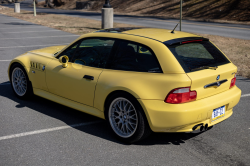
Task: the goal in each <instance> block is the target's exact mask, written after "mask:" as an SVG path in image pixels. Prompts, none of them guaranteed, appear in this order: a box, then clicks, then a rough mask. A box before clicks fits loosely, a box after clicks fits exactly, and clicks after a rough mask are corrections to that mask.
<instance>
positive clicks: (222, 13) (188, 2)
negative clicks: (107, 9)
mask: <svg viewBox="0 0 250 166" xmlns="http://www.w3.org/2000/svg"><path fill="white" fill-rule="evenodd" d="M76 1H86V0H62V2H63V4H64V5H62V6H57V7H56V8H60V9H75V3H76ZM89 2H91V4H92V5H91V7H90V8H89V9H84V10H88V11H100V9H101V8H102V6H103V4H104V2H105V1H104V0H91V1H89ZM110 4H111V5H112V7H113V8H114V11H115V13H123V14H131V15H150V16H165V17H169V18H178V17H179V11H180V10H179V7H180V0H110ZM183 16H184V17H186V18H191V19H192V18H193V19H206V20H208V19H220V20H228V21H243V22H247V21H250V0H184V5H183Z"/></svg>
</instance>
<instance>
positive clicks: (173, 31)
mask: <svg viewBox="0 0 250 166" xmlns="http://www.w3.org/2000/svg"><path fill="white" fill-rule="evenodd" d="M190 8H191V7H190ZM190 8H188V9H187V11H186V12H185V14H186V13H187V12H188V11H189V9H190ZM185 14H184V15H185ZM183 18H184V17H183ZM183 18H182V19H183ZM180 22H181V19H180V21H179V22H178V24H177V25H176V26H175V27H174V29H173V30H172V32H171V33H174V31H175V29H176V28H177V26H178V25H179V24H180Z"/></svg>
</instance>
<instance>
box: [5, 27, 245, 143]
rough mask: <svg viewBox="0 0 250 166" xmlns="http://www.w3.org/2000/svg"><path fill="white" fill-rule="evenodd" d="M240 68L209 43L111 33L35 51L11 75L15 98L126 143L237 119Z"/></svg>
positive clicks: (149, 33) (160, 32) (144, 32)
mask: <svg viewBox="0 0 250 166" xmlns="http://www.w3.org/2000/svg"><path fill="white" fill-rule="evenodd" d="M236 72H237V67H236V66H235V65H234V64H233V63H232V62H231V61H230V60H229V59H228V58H227V57H226V55H224V54H223V53H222V52H221V51H220V50H219V48H217V47H216V46H215V45H214V44H213V43H212V42H211V41H209V39H207V38H203V37H201V36H197V35H194V34H190V33H185V32H179V31H177V32H174V33H171V31H170V30H166V29H155V28H112V29H104V30H99V31H95V32H92V33H88V34H85V35H82V36H81V37H79V38H78V39H76V40H75V41H74V42H72V43H71V44H69V45H68V46H65V45H64V46H53V47H47V48H43V49H38V50H33V51H29V52H27V53H25V54H22V55H20V56H18V57H16V58H14V59H13V60H12V61H11V63H10V65H9V69H8V75H9V79H10V82H11V86H12V89H13V91H14V93H15V94H16V96H17V97H19V98H28V97H30V96H31V95H33V94H35V95H37V96H40V97H43V98H46V99H48V100H52V101H54V102H57V103H60V104H63V105H65V106H68V107H71V108H74V109H76V110H79V111H82V112H85V113H88V114H91V115H94V116H97V117H100V118H102V119H106V120H107V121H108V123H109V125H110V128H111V129H112V131H113V132H114V135H116V136H117V137H118V138H119V139H121V140H122V141H125V142H128V143H133V142H136V141H139V140H141V139H143V138H145V137H147V136H148V135H149V134H150V133H151V132H152V131H153V132H192V131H194V130H200V131H205V130H207V129H208V128H209V127H211V126H213V125H215V124H217V123H219V122H221V121H224V120H225V119H227V118H229V117H230V116H231V115H232V113H233V107H234V106H235V105H236V104H237V103H238V102H239V100H240V96H241V90H240V89H239V88H238V87H237V86H236V85H235V82H236Z"/></svg>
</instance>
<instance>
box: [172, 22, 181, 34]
mask: <svg viewBox="0 0 250 166" xmlns="http://www.w3.org/2000/svg"><path fill="white" fill-rule="evenodd" d="M179 24H180V22H178V24H177V25H176V26H175V27H174V29H173V30H172V32H171V33H174V31H175V29H176V28H177V26H178V25H179Z"/></svg>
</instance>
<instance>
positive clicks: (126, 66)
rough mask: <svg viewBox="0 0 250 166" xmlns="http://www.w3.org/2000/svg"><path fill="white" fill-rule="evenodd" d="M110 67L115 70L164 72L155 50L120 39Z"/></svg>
mask: <svg viewBox="0 0 250 166" xmlns="http://www.w3.org/2000/svg"><path fill="white" fill-rule="evenodd" d="M109 68H110V69H114V70H125V71H137V72H151V73H162V70H161V67H160V64H159V62H158V60H157V58H156V56H155V54H154V52H153V51H152V50H151V49H150V48H149V47H147V46H144V45H142V44H139V43H135V42H130V41H125V40H119V43H118V44H117V49H116V51H115V54H114V57H112V59H110V62H109Z"/></svg>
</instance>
